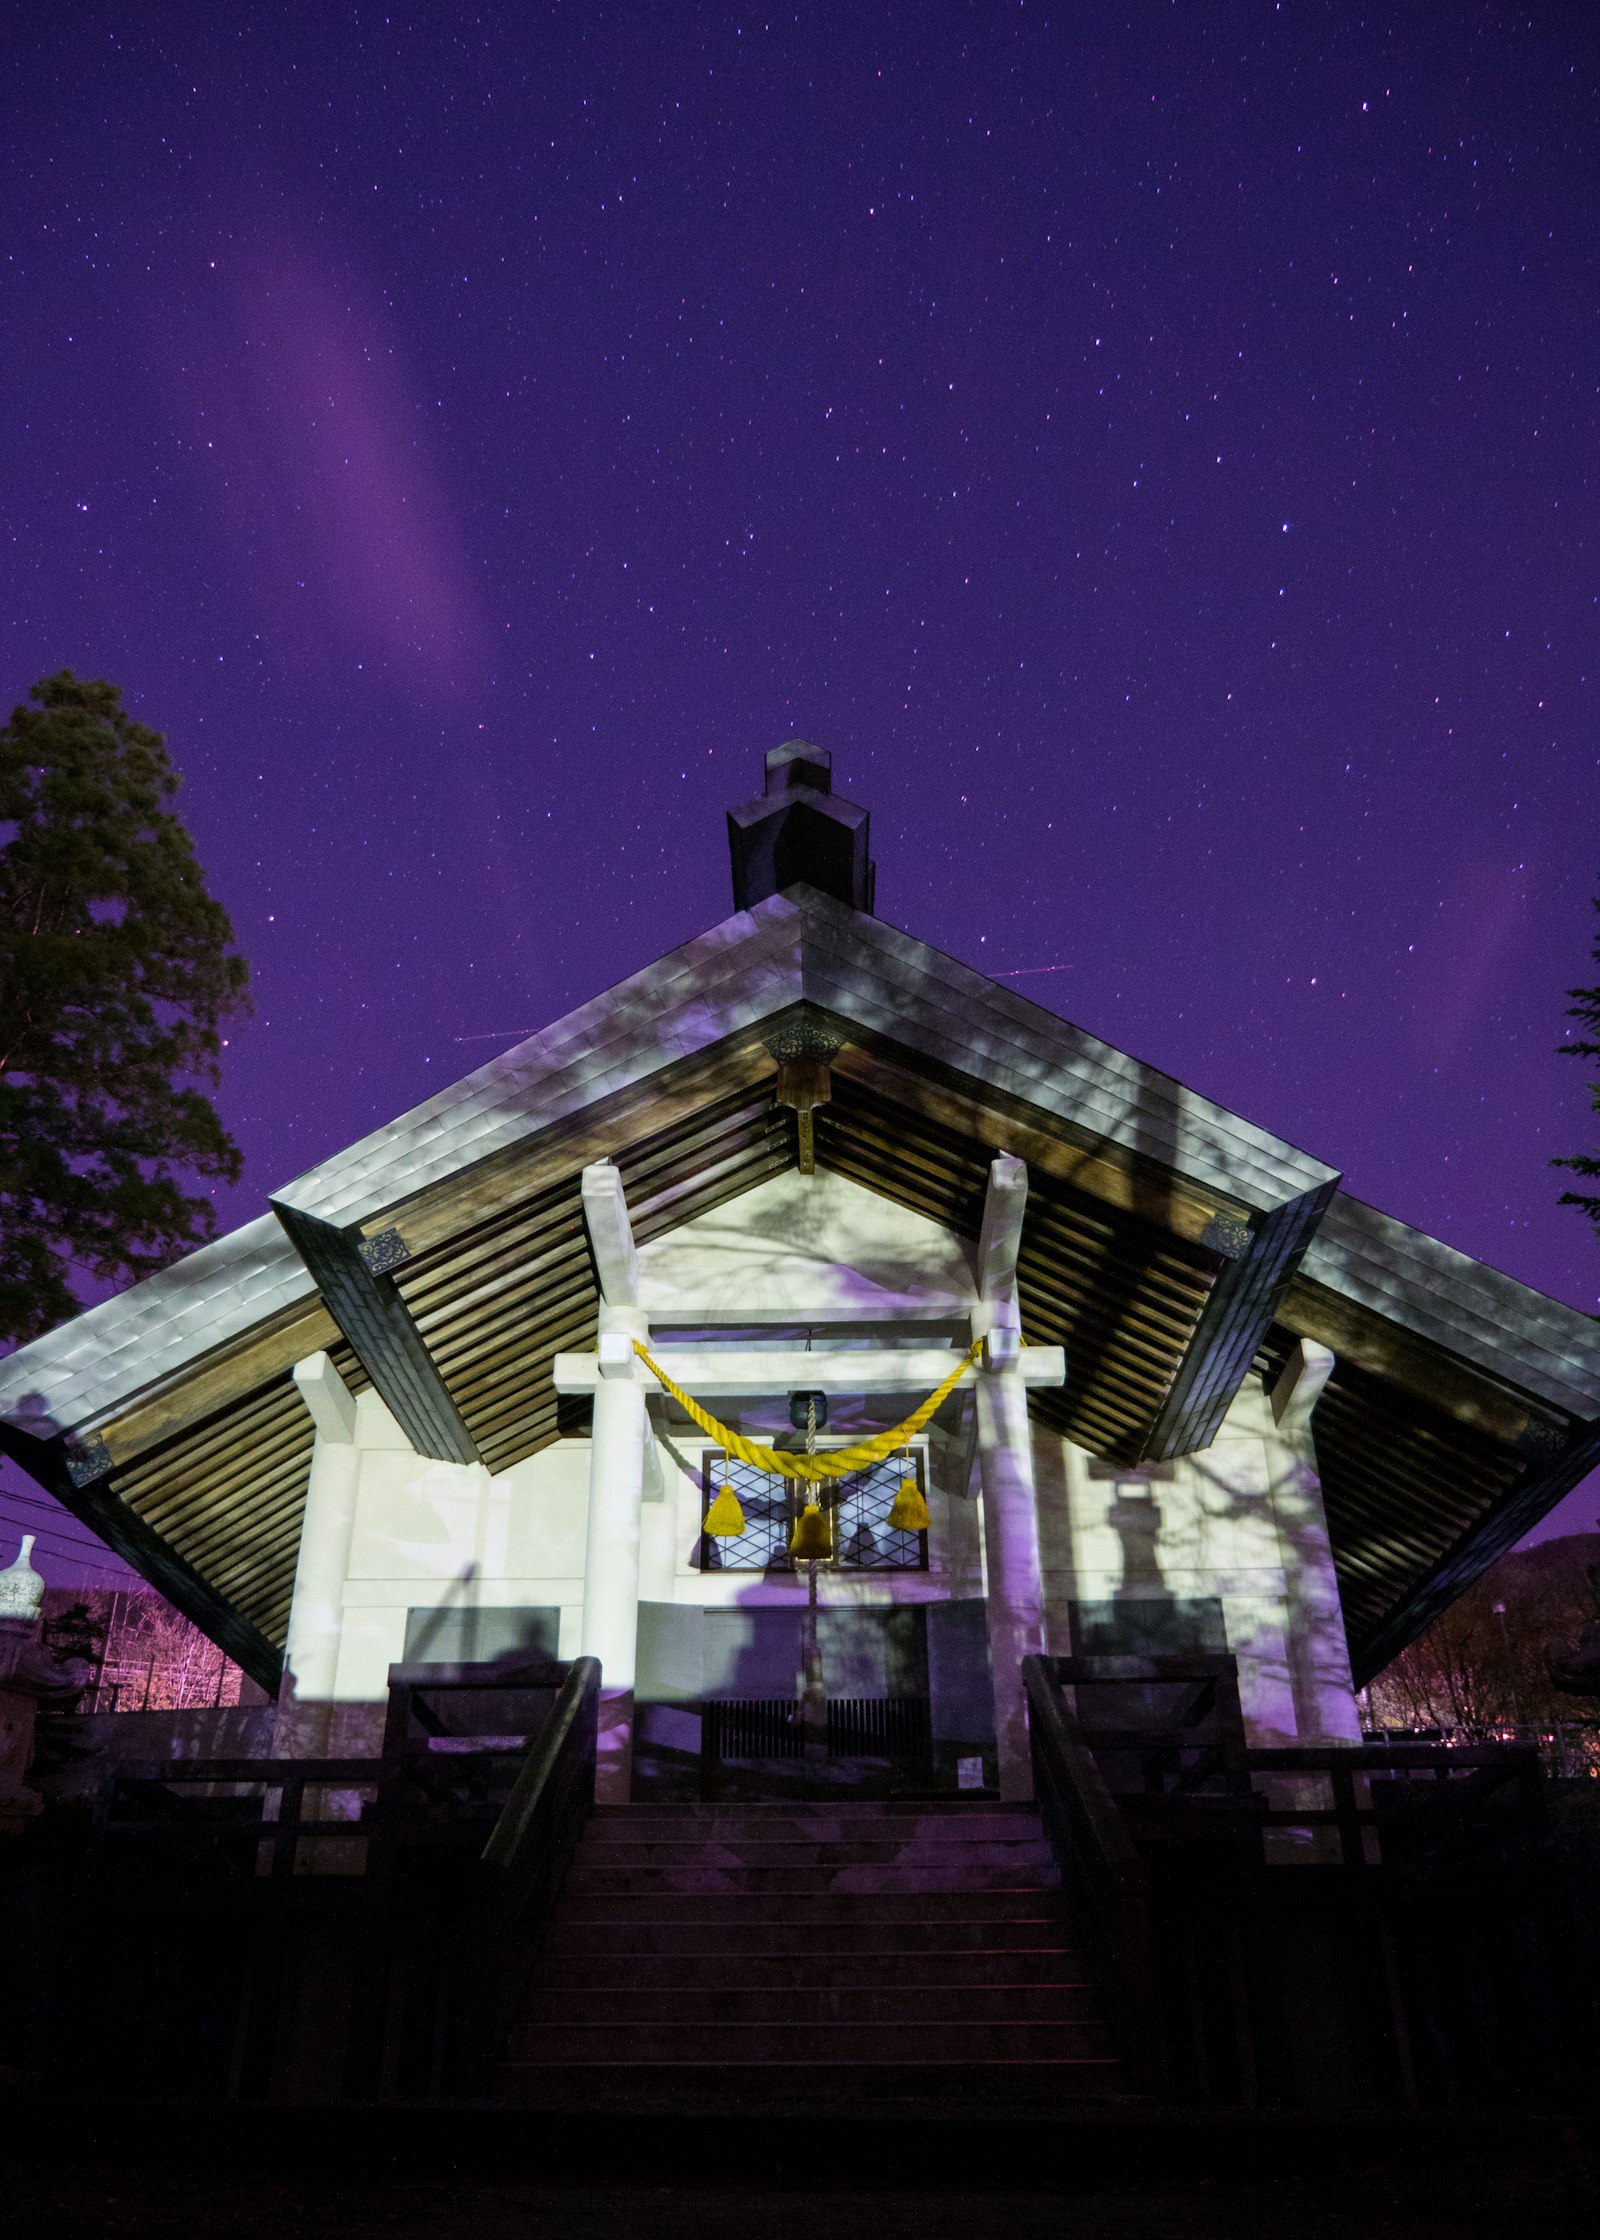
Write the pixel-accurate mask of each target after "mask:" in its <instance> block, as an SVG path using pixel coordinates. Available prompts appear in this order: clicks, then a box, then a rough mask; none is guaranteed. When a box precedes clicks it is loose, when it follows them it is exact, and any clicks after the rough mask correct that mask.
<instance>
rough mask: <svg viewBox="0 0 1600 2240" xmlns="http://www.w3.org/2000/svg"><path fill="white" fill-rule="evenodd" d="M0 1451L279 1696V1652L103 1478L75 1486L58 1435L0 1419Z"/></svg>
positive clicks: (63, 1440)
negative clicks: (45, 1435) (43, 1435)
mask: <svg viewBox="0 0 1600 2240" xmlns="http://www.w3.org/2000/svg"><path fill="white" fill-rule="evenodd" d="M0 1449H3V1450H4V1452H5V1453H6V1454H8V1455H10V1457H11V1459H12V1461H13V1462H16V1463H19V1464H20V1465H21V1467H22V1468H23V1469H24V1470H26V1471H27V1473H28V1475H29V1477H30V1478H32V1479H33V1481H34V1483H35V1484H36V1485H38V1486H42V1487H43V1489H44V1491H45V1492H46V1493H49V1494H53V1495H54V1496H55V1498H56V1500H57V1501H59V1502H60V1503H61V1506H62V1507H63V1508H64V1509H67V1510H69V1511H70V1512H71V1514H72V1515H73V1516H75V1517H76V1518H77V1519H78V1520H79V1522H80V1523H82V1524H86V1525H87V1526H88V1527H89V1530H90V1531H91V1532H92V1533H94V1534H95V1535H96V1536H97V1537H98V1538H99V1539H101V1540H103V1541H104V1542H105V1544H106V1546H107V1547H108V1548H110V1549H111V1550H112V1552H113V1553H114V1554H115V1555H119V1556H120V1557H121V1558H122V1560H123V1562H124V1563H126V1564H127V1565H129V1566H130V1568H131V1569H133V1570H134V1571H136V1572H138V1574H139V1576H140V1578H141V1579H148V1580H149V1582H150V1584H151V1585H152V1586H153V1587H155V1588H156V1589H157V1590H158V1591H159V1592H160V1593H162V1594H164V1595H165V1596H166V1598H167V1600H168V1601H169V1602H170V1603H171V1604H172V1606H173V1608H174V1609H175V1610H181V1611H182V1612H183V1614H184V1616H185V1617H186V1618H189V1619H191V1620H192V1621H193V1623H194V1624H195V1625H197V1626H198V1627H199V1628H200V1631H201V1632H202V1633H203V1634H204V1635H205V1636H206V1638H207V1640H208V1641H214V1642H215V1643H216V1645H217V1647H218V1648H219V1649H221V1650H222V1651H223V1653H224V1654H225V1655H226V1656H230V1657H231V1658H232V1659H233V1661H234V1663H235V1664H236V1665H238V1666H239V1667H240V1669H241V1670H242V1671H244V1672H248V1673H249V1675H250V1677H251V1679H252V1680H254V1681H255V1682H256V1684H257V1686H258V1687H262V1688H265V1689H266V1691H267V1693H268V1695H270V1696H275V1695H276V1694H277V1692H278V1682H279V1680H280V1679H281V1678H282V1676H283V1652H282V1651H281V1650H280V1649H277V1648H275V1647H274V1645H273V1644H272V1643H271V1642H270V1641H269V1640H268V1639H267V1638H266V1635H265V1634H263V1633H261V1632H259V1631H258V1630H257V1628H256V1627H255V1626H253V1625H251V1623H250V1621H249V1620H248V1618H244V1617H241V1615H240V1614H239V1612H238V1611H237V1610H236V1609H235V1608H234V1607H233V1604H232V1603H231V1602H229V1601H227V1600H226V1599H225V1598H224V1597H223V1596H222V1595H221V1594H219V1593H218V1592H217V1590H216V1588H215V1587H213V1586H212V1585H211V1584H210V1582H209V1581H208V1580H206V1579H204V1578H202V1577H201V1575H200V1573H199V1572H198V1571H197V1570H196V1569H195V1568H194V1566H193V1565H192V1564H189V1563H186V1562H185V1561H184V1559H183V1557H182V1556H180V1555H179V1554H178V1553H177V1551H176V1549H174V1548H172V1547H170V1546H169V1545H168V1544H167V1542H166V1541H165V1540H163V1539H162V1537H161V1535H160V1534H159V1533H158V1532H155V1531H153V1530H152V1529H151V1527H150V1526H149V1525H147V1524H146V1523H145V1522H144V1520H143V1518H142V1517H140V1516H138V1515H137V1514H136V1512H135V1511H134V1510H132V1509H130V1508H129V1507H128V1504H127V1503H126V1502H125V1501H123V1500H121V1499H119V1498H118V1495H117V1493H116V1491H115V1489H114V1487H113V1486H112V1483H111V1480H110V1478H109V1476H100V1477H97V1478H94V1479H92V1480H90V1481H89V1482H88V1483H87V1484H80V1483H75V1482H74V1479H73V1476H72V1473H71V1469H70V1468H69V1449H68V1446H67V1442H66V1440H65V1439H64V1438H57V1439H35V1438H33V1437H31V1436H30V1435H29V1434H28V1433H27V1432H25V1431H17V1430H15V1429H13V1427H12V1426H11V1425H10V1424H7V1423H0Z"/></svg>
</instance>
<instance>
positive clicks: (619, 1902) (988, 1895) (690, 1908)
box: [561, 1881, 1059, 1945]
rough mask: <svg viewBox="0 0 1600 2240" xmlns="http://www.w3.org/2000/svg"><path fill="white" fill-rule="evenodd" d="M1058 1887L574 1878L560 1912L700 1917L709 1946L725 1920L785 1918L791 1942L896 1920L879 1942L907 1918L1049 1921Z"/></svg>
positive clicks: (592, 1917) (610, 1917)
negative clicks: (648, 1884) (702, 1885)
mask: <svg viewBox="0 0 1600 2240" xmlns="http://www.w3.org/2000/svg"><path fill="white" fill-rule="evenodd" d="M1058 1902H1059V1901H1058V1900H1057V1897H1056V1893H1055V1892H1054V1891H1053V1890H1041V1889H1039V1888H1037V1887H1036V1886H1033V1885H1028V1886H1025V1887H1020V1888H1019V1887H1018V1886H1017V1885H1016V1884H1011V1885H1009V1886H1004V1887H1001V1886H996V1887H993V1888H988V1889H983V1890H969V1889H966V1888H964V1887H961V1886H957V1887H956V1888H955V1889H946V1890H907V1889H906V1888H905V1887H904V1886H903V1885H902V1886H899V1887H897V1888H894V1889H889V1890H840V1889H837V1888H835V1889H832V1890H790V1891H772V1890H749V1889H728V1888H724V1889H713V1890H679V1889H674V1888H672V1887H670V1886H664V1887H661V1888H657V1889H647V1890H637V1889H620V1890H619V1889H616V1888H605V1887H597V1886H594V1885H588V1886H585V1887H583V1888H576V1887H574V1885H573V1884H572V1882H570V1881H569V1883H568V1885H567V1888H566V1890H565V1892H564V1893H563V1896H562V1900H561V1911H562V1914H563V1916H564V1917H565V1918H566V1919H568V1920H571V1921H698V1922H699V1923H700V1924H701V1926H702V1928H703V1929H704V1931H705V1941H706V1943H707V1944H708V1945H715V1944H720V1943H721V1942H722V1933H723V1924H724V1923H725V1922H729V1921H750V1920H763V1921H770V1920H772V1919H774V1918H775V1917H776V1918H777V1920H778V1921H779V1923H780V1925H781V1924H783V1923H787V1924H788V1928H789V1932H790V1935H789V1942H790V1943H791V1944H793V1942H794V1931H795V1930H796V1929H798V1928H801V1927H805V1926H808V1925H809V1924H811V1923H813V1922H818V1921H874V1922H878V1923H881V1924H885V1925H887V1924H893V1925H894V1933H893V1934H892V1935H888V1936H882V1937H880V1938H879V1942H880V1943H881V1944H890V1943H896V1942H898V1941H899V1925H900V1924H901V1923H904V1922H908V1921H918V1920H923V1921H933V1920H938V1919H940V1918H944V1919H948V1920H956V1921H962V1920H966V1921H1044V1920H1049V1919H1050V1918H1051V1917H1052V1916H1053V1915H1054V1913H1055V1909H1056V1906H1057V1904H1058Z"/></svg>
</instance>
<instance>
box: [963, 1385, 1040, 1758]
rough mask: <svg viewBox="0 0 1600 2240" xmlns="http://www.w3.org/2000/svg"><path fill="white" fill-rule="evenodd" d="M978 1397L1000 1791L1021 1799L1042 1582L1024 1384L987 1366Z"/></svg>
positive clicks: (991, 1662) (1030, 1436)
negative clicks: (1029, 1668) (1027, 1671)
mask: <svg viewBox="0 0 1600 2240" xmlns="http://www.w3.org/2000/svg"><path fill="white" fill-rule="evenodd" d="M977 1402H978V1470H979V1474H980V1481H981V1484H982V1488H983V1548H984V1563H985V1568H986V1570H987V1572H988V1590H989V1592H988V1613H989V1669H990V1674H991V1676H992V1680H993V1685H994V1731H995V1741H996V1743H997V1744H998V1746H999V1753H1000V1794H1001V1796H1002V1797H1003V1798H1006V1799H1020V1798H1024V1797H1031V1796H1032V1795H1033V1764H1032V1760H1031V1757H1030V1754H1029V1749H1028V1716H1027V1709H1026V1705H1025V1701H1024V1698H1023V1692H1022V1660H1023V1658H1024V1657H1026V1656H1032V1655H1033V1654H1034V1653H1035V1652H1036V1651H1039V1650H1042V1649H1043V1647H1044V1588H1043V1584H1042V1582H1041V1578H1040V1571H1039V1513H1038V1507H1037V1503H1036V1497H1035V1492H1034V1482H1033V1438H1032V1432H1031V1428H1030V1426H1029V1423H1028V1394H1027V1388H1026V1386H1025V1385H1024V1384H1023V1381H1022V1379H1021V1377H1020V1376H1019V1375H1018V1374H1017V1373H1016V1371H1015V1370H997V1371H987V1372H985V1373H984V1374H982V1375H980V1377H979V1379H978V1389H977Z"/></svg>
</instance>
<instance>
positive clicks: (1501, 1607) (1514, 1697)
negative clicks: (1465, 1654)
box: [1491, 1602, 1522, 1733]
mask: <svg viewBox="0 0 1600 2240" xmlns="http://www.w3.org/2000/svg"><path fill="white" fill-rule="evenodd" d="M1491 1607H1492V1608H1493V1610H1494V1614H1495V1616H1496V1617H1497V1618H1498V1619H1499V1620H1500V1647H1501V1649H1502V1651H1503V1652H1504V1655H1505V1660H1506V1677H1507V1678H1508V1679H1509V1681H1510V1682H1511V1712H1512V1717H1513V1719H1514V1720H1515V1722H1516V1726H1517V1730H1518V1732H1519V1733H1520V1732H1521V1729H1522V1692H1521V1690H1520V1689H1519V1688H1518V1686H1517V1668H1516V1665H1515V1664H1514V1663H1513V1661H1512V1656H1511V1636H1510V1634H1509V1633H1507V1631H1506V1606H1505V1604H1504V1603H1503V1602H1496V1603H1494V1604H1492V1605H1491Z"/></svg>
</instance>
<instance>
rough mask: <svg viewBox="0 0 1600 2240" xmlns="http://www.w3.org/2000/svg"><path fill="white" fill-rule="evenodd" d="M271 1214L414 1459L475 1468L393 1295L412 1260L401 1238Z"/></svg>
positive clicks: (446, 1395) (286, 1212)
mask: <svg viewBox="0 0 1600 2240" xmlns="http://www.w3.org/2000/svg"><path fill="white" fill-rule="evenodd" d="M272 1210H273V1211H274V1213H276V1215H277V1216H278V1219H279V1220H280V1221H281V1222H282V1223H283V1225H284V1228H285V1229H286V1230H287V1231H288V1233H289V1236H290V1238H291V1239H292V1241H293V1243H294V1247H295V1250H296V1251H297V1252H298V1253H299V1255H300V1257H301V1259H302V1260H304V1262H305V1264H306V1266H307V1268H308V1269H309V1270H310V1272H311V1275H312V1277H313V1278H314V1279H315V1282H316V1285H317V1288H318V1290H319V1291H320V1292H321V1293H322V1298H323V1303H324V1305H325V1306H326V1307H327V1309H328V1312H329V1313H330V1314H331V1315H332V1316H333V1319H334V1321H335V1322H336V1323H337V1324H338V1325H339V1328H340V1330H341V1331H342V1332H343V1333H344V1336H345V1338H346V1339H347V1340H348V1342H349V1344H350V1346H351V1348H352V1350H353V1351H354V1353H355V1356H356V1359H357V1360H358V1361H359V1362H360V1363H361V1366H362V1368H363V1369H365V1371H366V1373H367V1375H368V1376H369V1377H370V1378H371V1379H372V1382H373V1386H374V1388H375V1389H376V1391H377V1392H378V1394H379V1397H380V1398H381V1399H382V1400H383V1401H384V1403H385V1405H386V1406H387V1407H388V1410H389V1412H390V1414H391V1415H392V1416H393V1417H394V1419H395V1422H396V1423H397V1424H398V1425H399V1426H400V1429H401V1430H402V1431H403V1432H404V1433H405V1435H406V1437H407V1439H409V1440H410V1442H411V1444H412V1446H413V1447H414V1448H415V1449H416V1451H417V1453H418V1454H420V1455H426V1456H428V1457H429V1459H430V1460H432V1461H434V1462H477V1461H478V1460H479V1459H480V1457H479V1454H478V1450H477V1447H476V1446H475V1444H474V1443H473V1438H472V1434H471V1432H470V1431H469V1430H468V1429H467V1426H466V1423H465V1422H464V1420H463V1419H462V1416H461V1412H460V1410H459V1409H458V1408H457V1406H456V1404H455V1402H454V1400H453V1399H452V1398H451V1397H450V1390H449V1387H448V1386H447V1385H446V1383H445V1381H444V1378H443V1377H442V1376H441V1375H440V1373H439V1369H438V1367H437V1365H436V1363H435V1361H434V1359H433V1356H432V1354H431V1353H430V1352H429V1351H428V1347H427V1344H426V1341H425V1340H424V1338H423V1336H422V1333H421V1331H420V1330H418V1328H417V1326H416V1324H415V1323H414V1322H413V1321H412V1319H411V1315H410V1313H409V1311H408V1309H407V1307H406V1303H405V1301H404V1300H403V1299H402V1298H401V1296H400V1294H399V1292H398V1291H397V1290H396V1288H395V1284H394V1279H393V1274H392V1272H391V1271H392V1270H393V1269H394V1268H395V1267H398V1266H401V1265H402V1264H403V1263H404V1260H405V1259H407V1258H409V1254H408V1253H407V1252H406V1251H405V1249H404V1244H403V1241H402V1240H400V1238H399V1232H398V1231H393V1230H379V1231H378V1232H376V1234H375V1235H374V1236H372V1237H363V1236H362V1234H361V1232H360V1230H359V1229H341V1228H339V1227H337V1226H336V1224H334V1223H333V1222H331V1221H323V1220H321V1219H320V1218H319V1217H318V1216H317V1215H316V1214H311V1213H302V1212H301V1211H300V1209H299V1208H298V1207H297V1206H291V1205H289V1204H287V1203H285V1201H284V1200H282V1199H279V1198H274V1199H273V1201H272ZM391 1238H392V1239H393V1240H394V1242H391V1241H390V1240H391ZM397 1244H398V1246H399V1250H398V1251H396V1245H397ZM374 1261H376V1262H377V1263H378V1265H376V1266H374V1265H373V1263H374Z"/></svg>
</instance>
